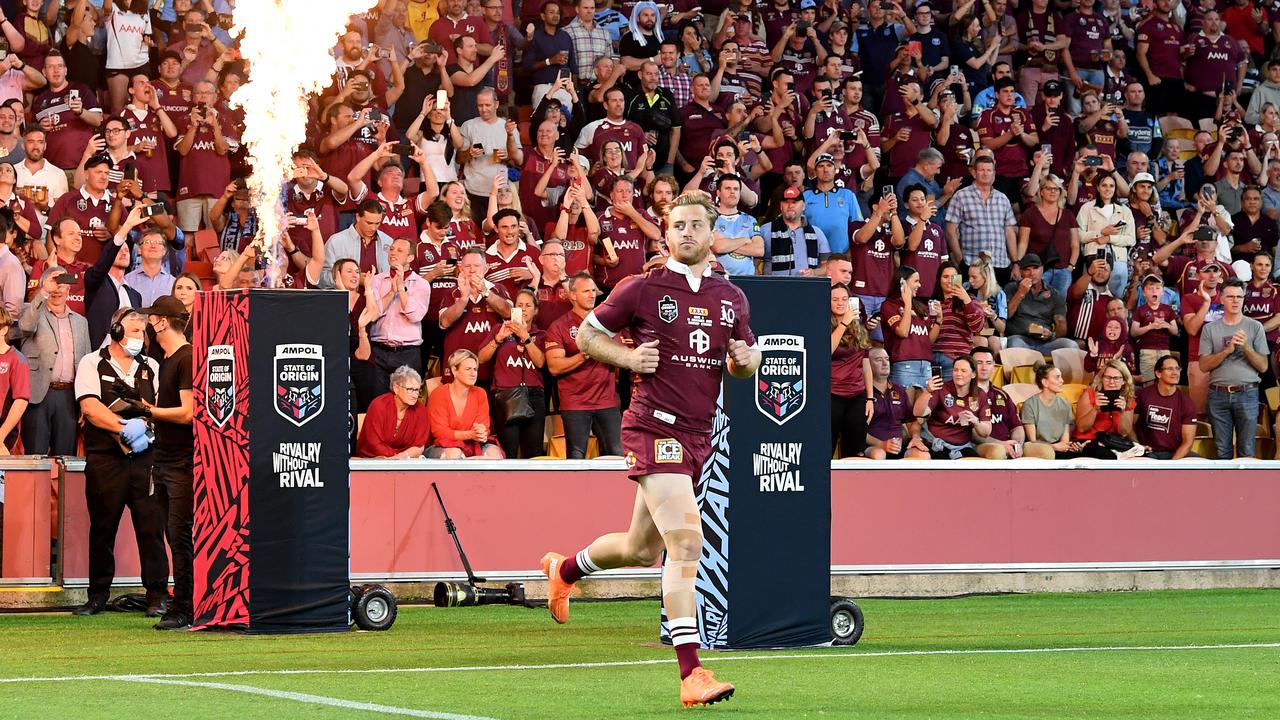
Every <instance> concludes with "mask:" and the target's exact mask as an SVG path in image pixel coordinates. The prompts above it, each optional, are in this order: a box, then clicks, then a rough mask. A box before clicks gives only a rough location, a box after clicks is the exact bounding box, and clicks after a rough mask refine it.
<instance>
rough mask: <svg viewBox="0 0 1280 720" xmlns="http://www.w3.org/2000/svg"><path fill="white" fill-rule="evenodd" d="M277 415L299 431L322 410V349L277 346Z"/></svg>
mask: <svg viewBox="0 0 1280 720" xmlns="http://www.w3.org/2000/svg"><path fill="white" fill-rule="evenodd" d="M274 368H275V379H276V403H275V407H276V412H277V413H280V417H282V418H284V419H285V420H288V421H289V422H291V423H293V424H294V425H297V426H298V427H302V426H303V425H306V424H307V423H309V422H311V421H312V420H313V419H314V418H315V417H316V416H317V415H319V414H320V412H321V411H322V410H324V348H323V347H322V346H320V345H296V344H295V345H277V346H276V355H275V364H274Z"/></svg>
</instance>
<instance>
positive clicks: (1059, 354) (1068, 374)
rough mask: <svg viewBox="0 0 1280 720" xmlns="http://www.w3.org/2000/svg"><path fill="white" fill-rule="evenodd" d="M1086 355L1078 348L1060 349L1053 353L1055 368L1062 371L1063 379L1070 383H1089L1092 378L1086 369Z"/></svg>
mask: <svg viewBox="0 0 1280 720" xmlns="http://www.w3.org/2000/svg"><path fill="white" fill-rule="evenodd" d="M1086 355H1087V353H1086V352H1085V351H1084V350H1080V349H1078V348H1059V349H1057V350H1054V351H1053V354H1052V357H1053V366H1054V367H1056V368H1058V369H1059V370H1061V371H1062V379H1063V380H1065V381H1067V382H1069V383H1088V382H1089V381H1090V380H1092V378H1091V377H1089V375H1090V374H1091V373H1088V372H1085V369H1084V358H1085V356H1086Z"/></svg>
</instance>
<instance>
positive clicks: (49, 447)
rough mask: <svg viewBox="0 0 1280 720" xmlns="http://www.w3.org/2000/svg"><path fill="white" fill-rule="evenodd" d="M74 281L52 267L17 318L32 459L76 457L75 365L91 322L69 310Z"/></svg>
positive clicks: (25, 430) (25, 437)
mask: <svg viewBox="0 0 1280 720" xmlns="http://www.w3.org/2000/svg"><path fill="white" fill-rule="evenodd" d="M74 281H75V278H74V277H73V276H71V275H69V274H67V273H66V271H65V270H63V269H62V268H60V267H57V266H52V267H49V268H48V269H46V270H45V271H44V275H42V276H41V278H40V290H39V292H37V293H36V296H35V297H34V298H33V299H32V301H31V302H30V303H27V304H26V305H24V306H23V308H22V314H21V315H19V316H18V329H19V330H21V331H22V354H23V355H26V356H27V363H28V364H29V366H30V370H31V404H30V405H29V406H28V408H27V412H26V414H25V415H24V416H23V418H22V446H23V448H24V449H25V450H26V452H27V454H29V455H75V454H76V424H77V422H78V420H79V418H80V405H79V404H78V403H77V402H76V397H75V379H76V364H77V363H79V362H80V358H82V357H84V356H85V355H86V354H88V353H89V350H90V346H89V323H88V321H86V320H85V318H84V316H83V315H80V314H79V313H76V312H74V311H72V310H71V309H70V308H68V307H67V294H68V291H69V290H70V288H71V283H73V282H74Z"/></svg>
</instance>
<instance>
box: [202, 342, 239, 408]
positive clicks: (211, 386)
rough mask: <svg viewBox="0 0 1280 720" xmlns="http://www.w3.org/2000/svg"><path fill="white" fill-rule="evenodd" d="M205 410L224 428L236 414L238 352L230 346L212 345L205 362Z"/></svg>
mask: <svg viewBox="0 0 1280 720" xmlns="http://www.w3.org/2000/svg"><path fill="white" fill-rule="evenodd" d="M205 366H206V370H205V374H204V392H205V400H204V409H205V413H206V414H207V415H208V416H209V419H210V420H212V421H213V424H214V425H217V426H218V427H222V426H223V425H226V424H227V421H228V420H230V419H231V416H232V415H234V414H235V412H236V351H235V348H233V347H231V346H230V345H210V346H209V355H208V359H207V360H206V361H205Z"/></svg>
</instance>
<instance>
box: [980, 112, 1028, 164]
mask: <svg viewBox="0 0 1280 720" xmlns="http://www.w3.org/2000/svg"><path fill="white" fill-rule="evenodd" d="M1014 120H1018V121H1020V122H1021V123H1022V128H1023V131H1024V132H1035V128H1033V127H1032V126H1031V113H1029V112H1027V111H1026V110H1024V109H1022V108H1013V109H1012V110H1010V111H1009V112H1007V113H1006V112H1004V111H1002V110H1001V109H1000V108H991V109H990V110H984V111H983V112H982V115H980V116H978V137H980V138H992V139H994V138H998V137H1000V136H1002V135H1004V134H1005V133H1007V132H1009V129H1010V128H1011V127H1013V123H1014ZM995 156H996V174H997V175H1005V176H1008V177H1015V178H1021V177H1025V176H1026V174H1027V170H1028V167H1027V146H1026V145H1023V144H1022V140H1021V138H1016V137H1015V138H1013V139H1012V140H1010V141H1009V142H1007V143H1005V144H1004V145H1003V146H1002V147H999V148H996V150H995Z"/></svg>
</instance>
